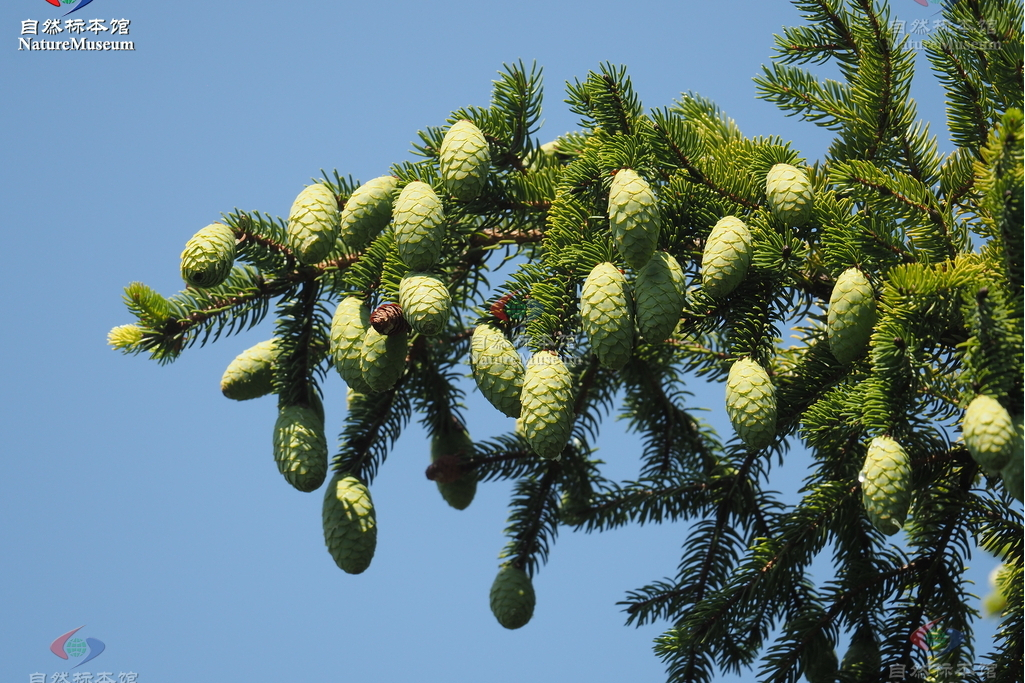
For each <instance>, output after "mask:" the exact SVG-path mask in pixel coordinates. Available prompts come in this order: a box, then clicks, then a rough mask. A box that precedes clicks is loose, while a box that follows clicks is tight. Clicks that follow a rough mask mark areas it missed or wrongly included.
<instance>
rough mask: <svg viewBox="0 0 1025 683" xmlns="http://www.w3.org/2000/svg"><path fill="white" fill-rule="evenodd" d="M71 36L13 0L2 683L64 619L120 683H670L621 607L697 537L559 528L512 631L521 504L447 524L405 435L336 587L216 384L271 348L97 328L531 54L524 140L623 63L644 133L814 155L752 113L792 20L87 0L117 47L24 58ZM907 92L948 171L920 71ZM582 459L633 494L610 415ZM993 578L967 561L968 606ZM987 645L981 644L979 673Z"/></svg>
mask: <svg viewBox="0 0 1025 683" xmlns="http://www.w3.org/2000/svg"><path fill="white" fill-rule="evenodd" d="M931 5H932V6H931V7H922V6H921V5H919V4H918V3H916V2H914V1H913V0H892V6H893V9H894V14H895V17H896V18H899V19H902V20H905V21H906V22H907V24H908V28H909V29H910V27H911V24H912V22H913V21H915V20H925V21H927V22H931V21H932V20H933V19H936V18H938V16H939V15H938V10H939V7H938V6H937V5H938V3H935V2H934V3H931ZM62 13H63V12H62V11H61V10H58V9H57V8H54V7H51V6H50V5H49V4H47V3H46V2H44V0H5V1H4V2H3V3H0V87H2V97H3V105H2V109H0V111H2V121H3V125H2V128H0V131H2V132H0V159H2V160H3V165H2V167H0V174H2V182H0V206H2V207H3V214H4V222H3V225H2V230H3V246H2V247H0V249H2V253H3V256H4V258H3V261H4V263H3V274H4V281H5V287H4V289H5V295H4V299H5V302H6V303H5V304H4V310H5V315H4V320H3V322H2V323H0V325H2V330H3V334H2V335H0V358H2V359H3V363H2V370H0V372H2V379H0V429H2V449H3V462H4V465H5V466H4V476H3V477H0V505H2V510H3V524H2V525H0V680H2V681H5V682H6V681H11V682H19V683H20V682H25V681H28V680H29V676H30V674H32V673H35V672H45V673H46V674H48V676H47V683H50V677H49V674H52V673H54V672H58V671H74V670H73V669H71V668H70V667H71V665H72V664H73V663H74V662H72V663H71V664H68V663H65V662H63V661H62V660H59V659H57V658H56V657H55V656H54V655H53V654H51V653H50V652H49V644H50V642H51V641H52V640H53V639H54V638H56V637H57V636H59V635H60V634H62V633H64V632H66V631H68V630H70V629H73V628H75V627H78V626H81V625H83V624H84V625H86V627H85V628H84V629H83V630H82V631H81V632H80V635H82V636H83V637H84V636H89V637H94V638H98V639H99V640H102V641H103V642H104V643H106V645H107V650H106V652H104V653H103V654H102V655H101V656H100V657H99V658H97V659H96V660H94V661H93V662H90V663H88V664H86V665H85V666H84V667H81V668H80V669H79V671H81V670H84V671H91V672H93V673H94V675H95V674H96V672H101V671H103V672H113V674H114V678H115V679H116V677H117V674H118V673H119V672H129V671H131V672H136V673H137V674H138V681H139V682H140V683H158V682H160V683H162V682H165V681H166V682H171V681H174V682H179V681H180V682H182V683H184V682H191V681H198V682H206V681H278V680H281V681H286V680H287V681H415V682H417V683H425V682H426V683H429V682H433V681H445V682H447V683H504V682H507V681H508V682H512V681H517V682H519V681H526V680H529V681H540V682H547V681H560V682H565V681H587V682H588V683H592V682H593V683H601V682H604V681H617V682H618V681H662V680H664V674H663V668H662V665H661V663H660V662H659V661H658V660H657V659H656V658H655V657H654V655H653V654H652V652H651V644H652V639H653V638H655V637H656V636H657V635H659V634H660V633H662V632H663V631H664V630H665V628H667V626H668V625H667V624H656V625H653V626H645V627H643V628H637V629H634V628H627V627H625V626H624V625H623V623H624V621H625V615H624V614H623V613H622V611H621V609H622V608H621V607H620V606H617V605H616V602H617V601H619V600H622V599H623V598H624V596H625V594H626V592H627V591H628V590H630V589H634V588H638V587H640V586H642V585H645V584H647V583H649V582H650V581H652V580H656V579H661V578H662V577H665V576H672V575H675V573H676V567H677V564H678V561H679V556H680V547H681V545H682V544H683V543H684V541H685V539H686V533H687V529H686V526H685V525H682V524H677V525H666V526H661V527H644V528H638V527H632V528H627V529H623V530H618V531H616V532H611V533H606V534H601V535H596V534H595V535H586V534H580V533H572V532H570V531H568V530H564V531H563V532H562V533H561V534H560V536H559V539H558V542H557V543H556V544H555V546H554V547H553V549H552V553H551V557H550V561H549V563H548V565H547V566H545V567H544V568H543V569H542V570H541V572H540V573H539V574H538V575H537V576H536V578H535V588H536V591H537V609H536V611H535V615H534V618H533V621H532V622H531V623H530V624H529V625H528V626H526V627H525V628H523V629H520V630H518V631H507V630H505V629H503V628H502V627H500V626H499V625H498V624H497V622H496V621H495V619H494V617H493V616H492V615H491V612H490V610H489V608H488V590H489V588H490V585H491V582H492V580H493V578H494V575H495V572H496V570H497V566H498V561H497V559H496V556H497V554H498V552H499V551H500V550H501V548H502V547H503V545H504V544H505V538H504V537H503V535H502V530H503V528H504V524H505V519H506V506H507V504H508V500H509V493H510V485H509V484H507V483H501V484H495V483H492V484H484V485H481V486H480V488H479V490H478V493H477V499H476V500H475V501H474V503H473V505H472V506H471V507H470V508H469V509H468V510H466V511H463V512H457V511H455V510H453V509H451V508H449V507H448V506H447V505H446V504H445V503H444V501H442V499H441V497H440V496H439V495H438V492H437V490H436V487H435V485H434V484H433V483H432V482H429V481H427V480H426V479H425V477H424V469H425V467H426V465H427V463H428V459H429V456H428V449H427V444H426V443H425V440H424V434H423V432H422V430H421V429H420V428H419V426H418V425H416V424H415V423H414V425H412V426H411V427H410V429H409V430H408V432H407V433H406V434H405V435H404V436H403V438H402V439H401V441H400V442H399V444H398V446H397V447H396V449H395V450H394V451H393V452H392V454H391V456H390V457H389V459H388V462H387V463H386V464H385V466H384V467H383V468H382V470H381V472H380V475H379V477H378V478H377V480H376V481H375V482H374V485H373V489H372V491H373V496H374V501H375V505H376V508H377V514H378V522H379V525H380V535H379V543H378V548H377V555H376V557H375V558H374V561H373V564H372V565H371V567H370V569H369V570H367V572H366V573H365V574H363V575H360V576H349V575H346V574H344V573H342V572H341V571H340V570H339V569H337V568H336V567H335V565H334V563H333V561H332V560H331V558H330V556H329V555H328V553H327V552H326V550H325V548H324V543H323V536H322V532H321V521H320V516H321V500H322V493H321V492H317V493H314V494H302V493H299V492H297V491H295V490H293V489H292V488H291V487H290V486H288V485H287V484H286V483H285V482H284V481H283V480H282V479H281V477H280V475H278V473H277V471H276V468H275V466H274V463H273V458H272V455H271V428H272V425H273V423H274V419H275V402H274V400H273V398H264V399H260V400H257V401H250V402H245V403H235V402H232V401H228V400H227V399H225V398H223V397H222V396H221V395H220V392H219V389H218V382H219V379H220V376H221V373H222V371H223V370H224V368H225V366H226V365H227V364H228V363H229V362H230V361H231V359H232V358H234V357H235V355H236V354H238V353H239V352H240V351H242V350H243V349H245V348H247V347H249V346H251V345H252V344H254V343H256V342H258V341H261V340H263V339H265V338H267V337H269V336H270V331H269V329H270V328H269V325H270V322H269V321H268V322H267V323H265V324H264V325H262V326H261V327H259V328H257V329H255V330H253V331H251V332H247V333H245V334H242V335H239V336H236V337H227V338H223V339H222V340H221V341H220V342H219V343H217V344H215V345H212V346H209V347H206V348H198V347H196V348H193V349H192V350H191V351H189V352H187V353H186V354H185V355H184V356H183V357H182V358H181V359H180V360H179V361H177V362H176V363H174V364H172V365H170V366H164V367H161V366H159V365H157V364H156V363H153V362H151V361H149V360H147V359H146V358H145V356H138V357H125V356H122V355H121V354H119V353H116V352H114V351H112V350H111V349H109V348H108V347H107V346H106V334H107V331H108V330H109V329H110V328H111V327H113V326H115V325H119V324H123V323H127V322H131V317H130V315H129V314H128V313H127V311H126V310H125V308H124V306H123V304H122V303H121V292H122V288H123V287H124V286H125V285H126V284H128V283H129V282H131V281H133V280H142V281H143V282H145V283H147V284H149V285H150V286H152V287H154V288H155V289H157V290H158V291H160V292H162V293H164V294H168V295H169V294H172V293H174V292H176V291H178V290H179V289H181V287H182V283H181V281H180V278H179V271H178V257H179V254H180V253H181V250H182V247H183V245H184V244H185V241H186V240H187V239H188V238H189V237H190V236H192V234H193V233H194V232H196V231H197V230H198V229H199V228H201V227H203V226H205V225H207V224H209V223H211V222H212V221H214V220H216V219H218V217H219V216H220V214H221V213H222V212H229V211H231V210H232V209H233V208H234V207H239V208H243V209H248V210H252V209H257V210H260V211H263V212H266V213H270V214H272V215H282V216H284V215H287V212H288V209H289V207H290V205H291V202H292V200H293V199H294V198H295V195H296V194H297V193H298V192H299V191H300V190H301V189H302V188H303V186H304V185H306V184H308V183H309V182H310V179H311V178H314V177H317V176H319V175H320V172H319V170H320V169H322V168H323V169H325V170H328V171H330V170H331V169H333V168H337V169H338V170H339V172H340V173H342V174H343V175H346V174H352V175H353V176H354V177H355V178H358V179H362V180H364V181H365V180H368V179H370V178H373V177H375V176H378V175H381V174H383V173H385V172H386V171H387V170H388V167H389V165H390V164H391V163H393V162H397V161H401V160H403V159H406V158H409V156H410V155H409V152H408V150H409V149H410V143H411V141H412V140H414V139H416V131H417V130H418V129H420V128H423V127H426V126H429V125H443V124H444V122H445V118H446V117H447V116H448V114H449V113H450V112H451V111H452V110H454V109H456V108H458V107H462V106H466V105H483V106H486V105H487V104H488V102H489V98H490V87H491V81H492V79H493V78H494V77H495V74H496V72H497V71H498V70H499V69H500V68H501V67H502V64H503V63H512V62H514V61H516V60H519V59H523V60H524V61H526V62H527V63H528V64H529V63H530V62H531V61H532V60H536V61H537V62H538V63H539V64H540V65H542V66H543V67H544V70H545V71H544V73H545V84H546V87H545V92H546V95H547V98H546V106H545V114H544V116H545V119H546V122H545V125H544V127H543V129H542V132H541V134H540V137H541V141H547V140H549V139H552V138H554V137H556V136H558V135H560V134H562V133H565V132H567V131H570V130H574V129H575V128H576V117H575V116H574V115H572V114H570V113H569V112H568V110H567V107H566V105H565V104H564V103H563V102H562V100H563V97H564V84H565V82H566V81H567V80H572V79H575V78H580V79H583V78H584V77H585V76H586V75H587V72H588V71H589V70H591V69H596V68H597V66H598V65H599V63H600V62H603V61H610V62H613V63H616V64H625V65H627V66H628V68H629V73H630V74H631V76H632V78H633V82H634V85H635V87H636V89H637V91H638V93H639V95H640V96H641V98H642V100H643V102H644V104H645V105H646V106H647V107H650V108H654V107H661V106H665V105H668V104H670V103H671V101H672V100H673V99H674V98H676V97H678V96H679V95H680V93H681V92H685V91H694V92H697V93H700V94H701V95H703V96H706V97H710V98H711V99H713V100H715V101H716V102H717V103H718V104H719V105H720V106H721V107H722V108H723V109H724V110H725V111H726V112H727V113H728V114H729V115H730V116H732V117H733V118H734V119H735V120H736V121H737V122H738V124H739V125H740V127H741V129H742V130H743V131H744V132H745V133H746V134H748V135H770V134H778V135H781V136H782V137H784V138H785V139H788V140H793V141H794V146H795V148H797V149H799V150H801V151H802V152H803V153H804V156H805V157H806V158H807V159H809V160H814V159H816V158H820V157H821V156H822V154H823V153H824V150H825V149H826V147H827V145H828V141H829V139H830V138H829V135H828V132H827V131H824V130H822V129H819V128H816V127H815V126H813V125H812V124H808V123H802V122H800V121H798V120H796V119H793V118H786V117H784V116H783V115H782V114H781V113H780V112H779V111H777V110H776V109H775V108H774V107H773V106H772V105H770V104H768V103H765V102H762V101H760V100H756V99H755V96H754V95H755V86H754V84H753V83H752V81H751V77H752V76H754V75H756V74H757V73H759V71H760V66H761V65H762V64H764V63H768V61H769V59H770V57H771V54H772V44H773V43H772V34H773V33H775V32H779V30H780V28H781V27H782V26H783V25H791V24H794V23H797V21H798V14H797V12H796V10H795V9H794V8H793V7H792V6H791V5H790V4H789V3H788V2H784V1H783V0H771V1H766V0H733V1H732V2H712V1H707V2H681V1H680V0H657V1H655V0H651V1H648V0H642V1H641V2H622V1H620V2H609V1H607V0H591V2H587V3H581V2H574V3H570V2H563V1H558V0H556V1H554V2H553V1H551V0H549V1H546V2H540V1H538V0H521V1H519V2H516V3H501V4H500V3H483V2H469V1H465V0H438V1H436V2H408V1H406V0H398V1H393V2H359V3H357V2H346V1H341V2H339V1H335V2H328V1H327V0H308V1H306V2H301V3H298V2H269V1H266V0H256V1H253V2H244V3H243V2H237V3H234V4H230V5H229V4H225V3H208V2H199V1H198V0H175V1H173V2H171V1H165V2H129V1H128V0H95V1H94V2H92V4H90V5H89V7H86V8H83V9H82V10H81V12H79V13H78V14H76V15H73V16H78V17H81V18H83V19H87V20H88V19H93V18H101V19H104V20H105V21H107V22H109V20H111V19H121V18H126V19H129V20H131V25H130V39H131V40H133V41H134V43H135V48H136V49H135V51H134V52H105V53H98V52H74V53H73V52H26V51H19V50H18V49H17V47H18V37H19V34H20V30H21V22H22V21H23V20H26V19H36V20H38V21H39V22H40V26H41V25H42V23H43V21H44V20H45V19H48V18H54V17H60V16H61V15H62ZM921 37H922V36H919V37H918V38H921ZM915 96H916V98H917V99H918V100H919V104H920V113H921V114H922V117H923V118H924V119H926V120H929V121H931V122H933V130H934V132H936V133H937V134H938V135H939V137H940V144H941V148H942V149H944V150H946V151H949V150H950V149H951V145H950V143H949V140H948V139H947V135H946V128H945V125H944V122H943V121H944V120H943V105H942V95H941V93H940V90H939V87H938V85H937V84H936V82H935V80H934V79H933V78H932V76H931V75H930V74H929V72H928V69H927V68H926V66H925V62H924V60H922V66H921V68H920V70H919V80H918V84H917V86H916V90H915ZM694 386H695V396H694V398H693V401H692V404H693V405H694V406H706V407H708V408H709V409H710V412H708V413H707V419H708V421H709V422H711V423H712V424H713V425H716V426H717V428H718V429H719V430H720V433H722V434H724V435H725V434H729V427H728V423H727V422H726V419H725V413H724V410H723V407H722V403H723V395H722V388H721V387H713V388H711V389H708V388H705V387H703V386H702V385H700V384H695V385H694ZM467 387H468V388H469V387H470V385H469V384H468V385H467ZM325 388H326V392H327V397H326V401H325V403H326V408H327V416H328V422H329V424H333V425H335V426H336V427H337V426H339V425H340V424H341V421H342V419H343V416H344V405H345V402H344V386H343V385H342V383H341V381H340V380H339V379H338V378H337V377H336V376H334V375H332V376H331V379H330V380H329V382H328V383H327V386H326V387H325ZM468 403H469V406H470V410H469V415H470V428H471V433H472V435H473V436H474V437H475V438H485V437H488V436H492V435H495V434H498V433H503V432H506V431H509V430H510V429H511V428H512V420H510V419H507V418H505V417H503V416H501V415H499V414H498V413H497V412H496V411H495V410H494V409H492V408H491V407H490V406H489V405H487V404H486V403H484V402H483V401H482V400H480V399H479V397H478V396H471V397H470V400H469V402H468ZM328 431H329V439H330V438H331V434H332V431H333V433H334V434H337V432H338V429H337V428H332V427H330V426H329V430H328ZM598 445H599V446H600V447H601V449H602V450H601V451H600V452H599V457H602V458H603V459H604V460H606V461H607V462H608V466H607V467H606V469H605V471H606V474H607V476H613V477H618V478H621V479H623V478H631V477H634V476H635V475H636V473H637V467H638V459H637V450H638V449H637V445H636V440H635V438H634V437H633V436H631V435H627V434H625V433H624V432H623V430H622V427H621V425H617V424H615V423H614V422H612V421H610V422H609V427H608V434H607V436H606V437H605V438H604V439H603V440H602V441H601V442H600V443H599V444H598ZM807 465H808V462H807V461H806V460H803V456H802V455H801V454H800V453H799V452H792V461H788V463H787V465H786V466H785V467H784V468H782V469H781V470H777V471H776V473H775V479H774V481H773V484H772V488H776V489H777V490H783V491H795V490H796V489H797V488H798V487H799V485H800V480H801V478H802V477H803V476H804V473H805V472H806V467H807ZM791 500H793V498H791ZM994 565H995V560H993V559H992V558H991V557H989V556H987V555H984V554H979V555H977V556H976V557H975V558H974V559H973V568H972V572H971V573H970V574H969V576H970V577H971V578H974V579H975V580H976V581H977V582H982V584H983V585H979V586H978V587H977V590H976V592H977V593H979V594H983V593H985V592H986V591H987V590H988V589H987V588H986V586H985V585H984V582H985V577H986V575H987V573H988V572H989V570H990V569H991V568H992V567H993V566H994ZM992 628H993V623H992V622H988V623H983V624H981V626H980V632H979V633H980V636H981V639H980V643H979V644H980V649H981V650H983V651H985V649H986V640H987V639H988V637H991V636H987V635H986V634H991V633H992ZM841 654H842V651H841ZM753 678H754V676H753V675H752V676H751V677H750V679H753ZM722 680H736V679H734V678H733V677H724V678H722Z"/></svg>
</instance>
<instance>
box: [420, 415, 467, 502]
mask: <svg viewBox="0 0 1025 683" xmlns="http://www.w3.org/2000/svg"><path fill="white" fill-rule="evenodd" d="M472 455H473V440H472V439H470V435H469V434H468V433H467V432H465V431H464V430H461V429H460V430H454V431H452V432H449V433H447V434H440V433H439V434H435V435H434V437H433V438H432V439H431V462H435V461H436V460H437V459H438V458H441V457H445V456H449V457H456V458H459V459H460V460H465V459H467V458H469V457H471V456H472ZM435 483H436V484H437V485H438V491H439V492H440V493H441V497H442V498H444V499H445V502H446V503H448V504H449V505H451V506H452V507H454V508H455V509H456V510H465V509H466V508H468V507H470V503H472V502H473V497H474V496H475V495H476V494H477V471H476V470H470V471H468V472H463V473H462V474H460V475H459V477H458V478H457V479H455V480H454V481H441V480H436V481H435Z"/></svg>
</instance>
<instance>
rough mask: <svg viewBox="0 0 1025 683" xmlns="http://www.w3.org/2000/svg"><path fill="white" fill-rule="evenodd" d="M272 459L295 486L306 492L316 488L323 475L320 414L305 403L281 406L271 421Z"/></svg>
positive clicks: (324, 462)
mask: <svg viewBox="0 0 1025 683" xmlns="http://www.w3.org/2000/svg"><path fill="white" fill-rule="evenodd" d="M274 460H275V462H277V464H278V471H279V472H281V474H282V476H284V477H285V479H286V480H287V481H288V483H289V484H291V485H292V486H294V487H295V488H297V489H299V490H300V491H304V492H307V493H308V492H310V491H315V490H317V489H318V488H320V485H321V484H323V483H324V478H325V477H326V476H327V439H326V438H325V437H324V417H323V414H318V412H317V410H315V409H314V408H307V407H305V406H298V405H295V406H285V407H283V408H281V409H280V410H279V412H278V419H277V421H276V422H275V423H274Z"/></svg>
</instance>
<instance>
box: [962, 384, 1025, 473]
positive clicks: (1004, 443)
mask: <svg viewBox="0 0 1025 683" xmlns="http://www.w3.org/2000/svg"><path fill="white" fill-rule="evenodd" d="M961 430H962V432H963V433H964V442H965V446H967V447H968V452H969V453H971V454H972V457H973V458H975V462H977V463H979V465H981V466H982V468H983V469H984V470H986V471H987V472H999V471H1000V470H1002V469H1003V468H1004V467H1005V466H1006V465H1007V463H1008V462H1010V460H1011V458H1014V457H1017V458H1021V457H1022V442H1021V438H1020V437H1019V435H1018V430H1017V429H1015V426H1014V423H1013V422H1012V420H1011V416H1010V414H1008V412H1007V410H1005V409H1004V407H1003V406H1002V405H1000V402H999V401H997V400H996V399H995V398H993V397H992V396H985V395H982V394H980V395H979V396H976V397H975V398H974V399H972V402H971V403H970V404H969V405H968V409H967V410H966V411H965V414H964V420H963V421H962V422H961Z"/></svg>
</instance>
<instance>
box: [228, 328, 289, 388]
mask: <svg viewBox="0 0 1025 683" xmlns="http://www.w3.org/2000/svg"><path fill="white" fill-rule="evenodd" d="M277 356H278V340H277V339H268V340H267V341H262V342H260V343H259V344H257V345H256V346H253V347H250V348H248V349H246V350H245V351H243V352H242V353H240V354H239V355H238V356H237V357H236V358H235V360H233V361H231V363H230V364H229V365H228V367H227V369H226V370H225V371H224V375H222V376H221V393H222V394H224V395H225V397H227V398H230V399H232V400H235V401H247V400H249V399H253V398H259V397H261V396H266V395H267V394H269V393H271V391H273V387H272V386H271V380H272V379H273V378H274V361H275V360H276V359H277Z"/></svg>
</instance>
